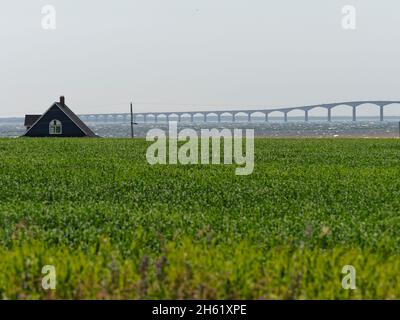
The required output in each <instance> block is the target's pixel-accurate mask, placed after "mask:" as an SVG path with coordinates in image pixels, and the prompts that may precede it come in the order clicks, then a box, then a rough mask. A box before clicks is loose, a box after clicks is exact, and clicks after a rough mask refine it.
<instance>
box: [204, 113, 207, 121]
mask: <svg viewBox="0 0 400 320" xmlns="http://www.w3.org/2000/svg"><path fill="white" fill-rule="evenodd" d="M206 122H207V113H205V114H204V123H206Z"/></svg>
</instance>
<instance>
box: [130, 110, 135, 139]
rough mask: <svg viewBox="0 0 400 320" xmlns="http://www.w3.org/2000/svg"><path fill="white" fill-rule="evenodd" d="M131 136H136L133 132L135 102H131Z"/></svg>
mask: <svg viewBox="0 0 400 320" xmlns="http://www.w3.org/2000/svg"><path fill="white" fill-rule="evenodd" d="M131 137H132V139H133V138H134V137H135V135H134V132H133V103H132V102H131Z"/></svg>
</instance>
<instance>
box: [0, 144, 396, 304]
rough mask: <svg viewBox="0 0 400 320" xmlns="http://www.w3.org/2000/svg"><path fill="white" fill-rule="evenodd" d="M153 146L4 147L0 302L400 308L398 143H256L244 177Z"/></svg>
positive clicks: (0, 160) (0, 156)
mask: <svg viewBox="0 0 400 320" xmlns="http://www.w3.org/2000/svg"><path fill="white" fill-rule="evenodd" d="M149 144H150V143H147V142H146V141H144V140H127V139H93V140H92V139H3V140H0V298H8V299H15V298H21V299H37V298H67V299H69V298H81V299H83V298H88V299H92V298H133V299H143V298H150V299H153V298H157V299H158V298H179V299H180V298H222V299H224V298H237V299H240V298H249V299H260V298H261V299H282V298H283V299H292V298H293V299H302V298H306V299H331V298H339V299H348V298H353V299H359V298H371V299H376V298H386V299H395V298H397V299H398V298H400V213H399V212H400V179H399V177H400V141H398V140H394V139H337V140H336V139H258V140H256V143H255V161H256V162H255V169H254V173H253V174H252V175H250V176H245V177H243V176H235V174H234V171H235V168H236V166H235V165H232V166H223V165H220V166H218V165H196V166H183V165H167V166H153V167H152V166H150V165H148V164H147V162H146V159H145V154H146V148H147V146H148V145H149ZM44 265H54V266H55V267H56V271H57V289H56V290H55V291H50V292H49V291H44V290H43V289H42V288H41V278H42V276H43V275H42V274H41V268H42V267H43V266H44ZM344 265H353V266H354V267H355V268H356V270H357V288H358V289H357V290H354V291H351V290H350V291H348V290H344V289H342V287H341V281H342V278H343V277H344V275H343V274H342V273H341V271H342V267H343V266H344Z"/></svg>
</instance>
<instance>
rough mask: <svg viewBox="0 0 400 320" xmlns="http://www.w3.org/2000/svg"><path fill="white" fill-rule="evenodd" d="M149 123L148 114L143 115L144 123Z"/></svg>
mask: <svg viewBox="0 0 400 320" xmlns="http://www.w3.org/2000/svg"><path fill="white" fill-rule="evenodd" d="M146 122H147V114H144V115H143V123H146Z"/></svg>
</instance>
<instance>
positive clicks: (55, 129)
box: [49, 119, 62, 136]
mask: <svg viewBox="0 0 400 320" xmlns="http://www.w3.org/2000/svg"><path fill="white" fill-rule="evenodd" d="M49 134H50V135H52V136H53V135H60V134H62V122H61V121H60V120H58V119H53V120H51V121H50V123H49Z"/></svg>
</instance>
